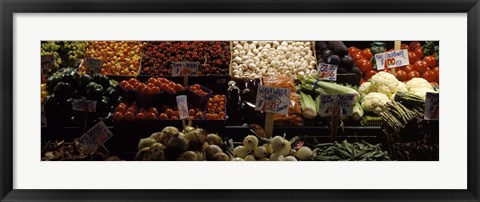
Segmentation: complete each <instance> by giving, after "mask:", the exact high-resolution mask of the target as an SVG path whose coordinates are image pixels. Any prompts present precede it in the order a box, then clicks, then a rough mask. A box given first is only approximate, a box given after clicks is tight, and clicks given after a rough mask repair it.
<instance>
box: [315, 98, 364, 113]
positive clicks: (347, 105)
mask: <svg viewBox="0 0 480 202" xmlns="http://www.w3.org/2000/svg"><path fill="white" fill-rule="evenodd" d="M353 105H355V95H354V94H330V95H320V107H319V110H320V111H319V113H320V116H331V115H334V114H336V113H338V114H340V115H342V116H349V115H352V112H353ZM337 110H339V112H337Z"/></svg>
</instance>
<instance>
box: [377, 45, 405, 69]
mask: <svg viewBox="0 0 480 202" xmlns="http://www.w3.org/2000/svg"><path fill="white" fill-rule="evenodd" d="M375 62H376V66H377V70H383V69H385V68H395V67H401V66H405V65H408V64H409V60H408V50H407V49H402V50H398V51H391V52H385V53H378V54H375Z"/></svg>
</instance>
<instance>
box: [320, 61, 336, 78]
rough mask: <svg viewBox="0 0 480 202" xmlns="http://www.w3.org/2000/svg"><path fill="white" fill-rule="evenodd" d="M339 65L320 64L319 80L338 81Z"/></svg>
mask: <svg viewBox="0 0 480 202" xmlns="http://www.w3.org/2000/svg"><path fill="white" fill-rule="evenodd" d="M337 69H338V65H331V64H325V63H320V64H319V66H318V80H327V81H336V80H337Z"/></svg>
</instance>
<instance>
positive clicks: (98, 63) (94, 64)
mask: <svg viewBox="0 0 480 202" xmlns="http://www.w3.org/2000/svg"><path fill="white" fill-rule="evenodd" d="M102 63H103V62H102V60H100V59H95V58H86V59H85V67H86V68H87V74H95V73H100V71H101V70H102Z"/></svg>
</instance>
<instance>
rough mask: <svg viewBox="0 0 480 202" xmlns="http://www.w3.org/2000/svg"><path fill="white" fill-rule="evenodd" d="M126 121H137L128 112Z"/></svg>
mask: <svg viewBox="0 0 480 202" xmlns="http://www.w3.org/2000/svg"><path fill="white" fill-rule="evenodd" d="M125 120H127V121H130V122H133V121H135V115H133V113H132V112H130V111H128V112H127V113H125Z"/></svg>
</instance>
